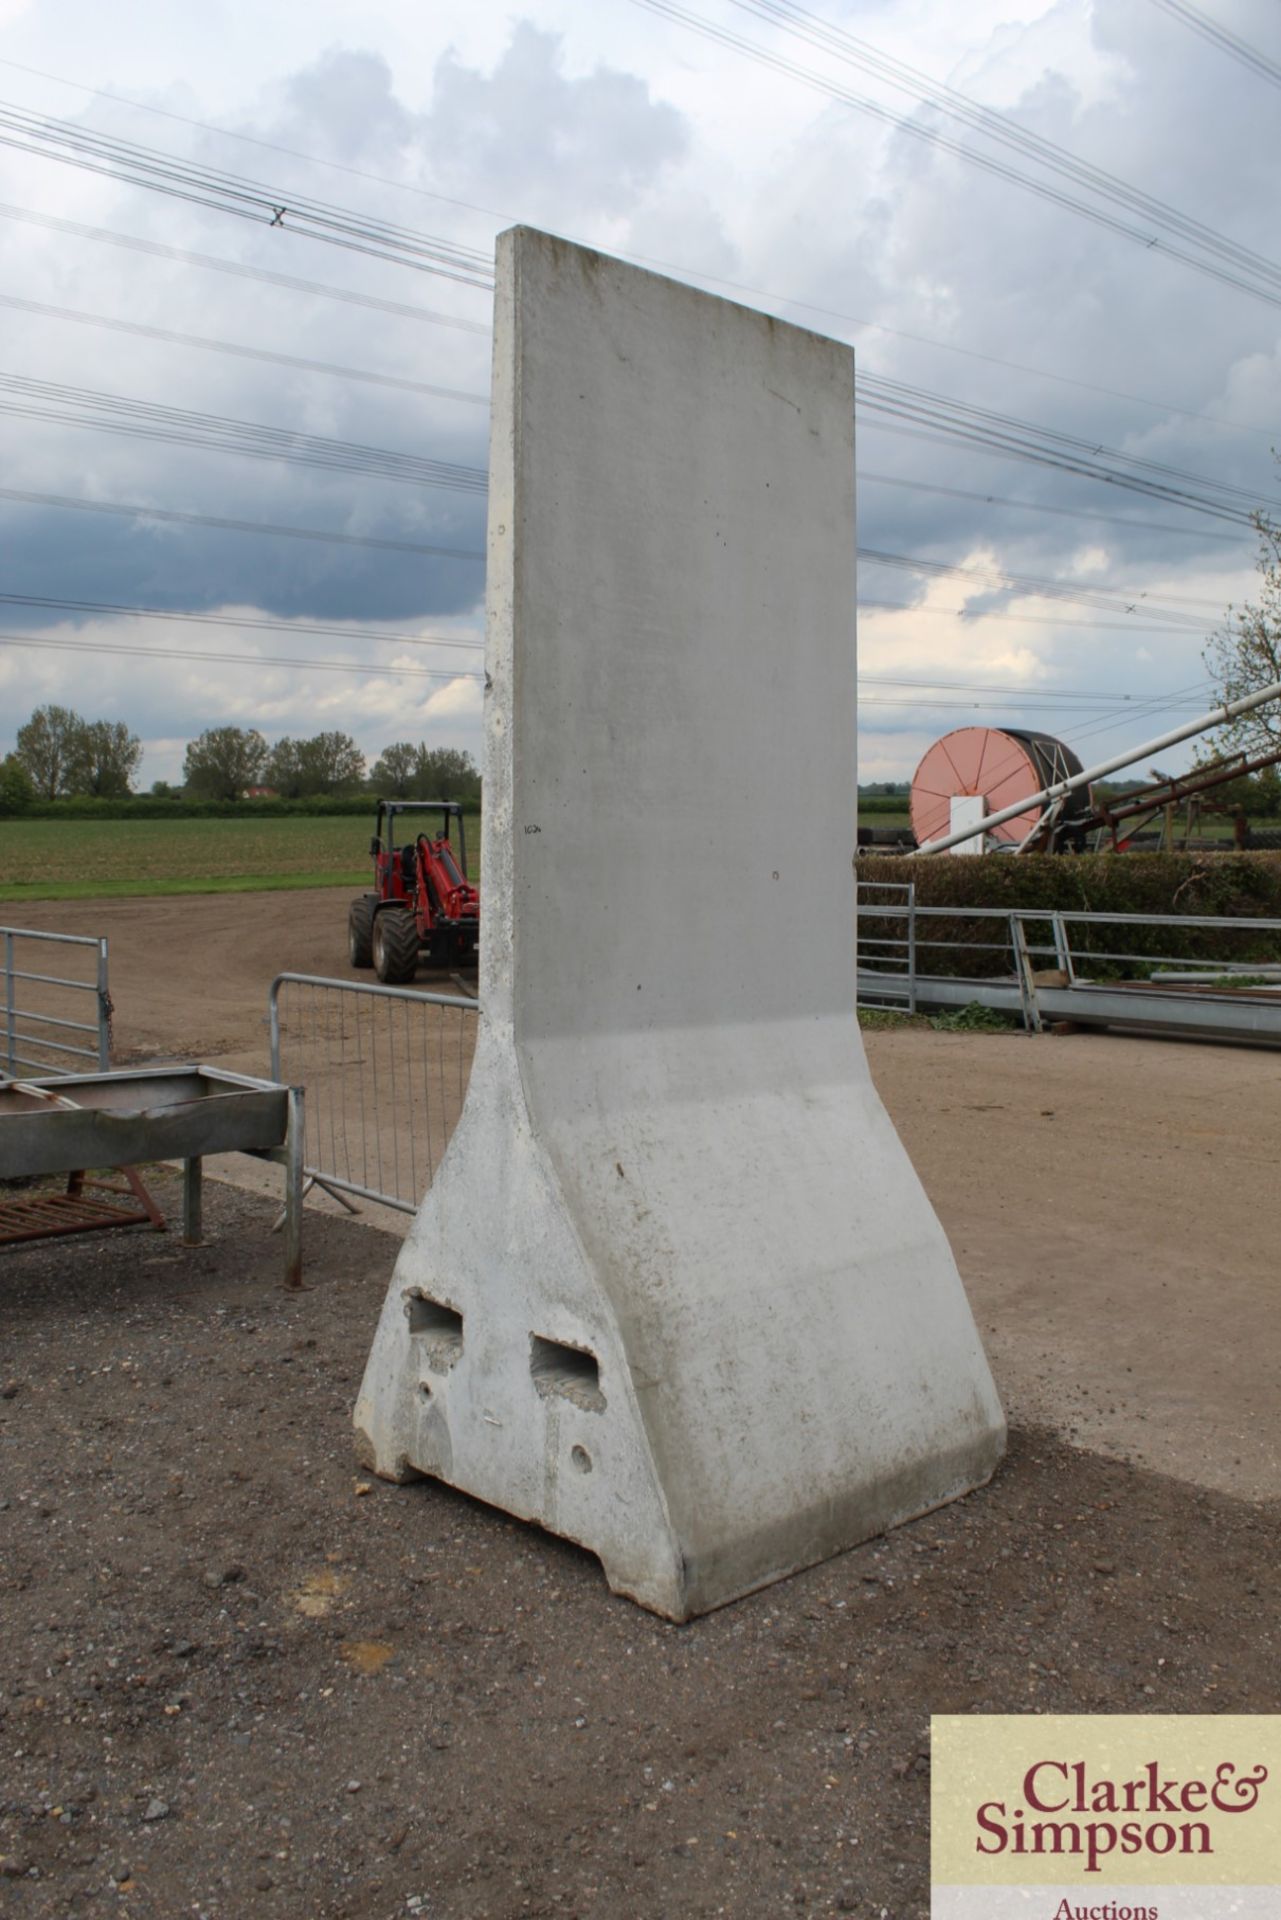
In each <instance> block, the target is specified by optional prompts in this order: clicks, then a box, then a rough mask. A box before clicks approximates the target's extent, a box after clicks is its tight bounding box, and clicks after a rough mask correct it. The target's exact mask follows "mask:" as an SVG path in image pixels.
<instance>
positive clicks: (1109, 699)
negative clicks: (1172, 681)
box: [0, 630, 1197, 723]
mask: <svg viewBox="0 0 1281 1920" xmlns="http://www.w3.org/2000/svg"><path fill="white" fill-rule="evenodd" d="M0 646H6V647H19V648H23V649H31V650H35V651H49V652H53V653H79V654H97V655H101V656H105V657H109V658H113V659H114V658H121V659H147V660H171V661H174V662H176V663H177V664H178V665H187V664H190V663H191V662H193V661H194V662H197V663H199V664H202V665H206V664H215V665H234V666H237V667H264V668H270V669H272V670H276V669H279V668H282V667H287V668H289V669H290V670H291V671H295V672H308V673H313V672H314V673H354V674H359V675H361V676H363V677H365V678H374V679H397V680H431V681H445V682H447V683H449V684H453V683H454V682H457V681H459V680H467V681H471V682H474V683H480V682H482V681H483V680H484V677H485V676H484V674H483V673H482V672H479V671H472V670H469V669H463V668H459V669H457V670H453V669H446V668H437V667H403V666H396V665H391V664H374V665H371V664H370V663H369V662H361V661H352V660H316V659H311V658H302V659H300V658H299V657H298V656H297V655H293V654H265V653H235V652H231V651H221V650H214V649H212V648H185V647H144V646H137V645H132V644H129V643H127V642H122V641H114V640H112V641H99V640H70V639H49V638H47V637H45V636H42V635H36V634H30V633H9V632H5V631H3V630H0ZM922 684H923V685H926V686H928V684H929V683H922ZM989 691H990V692H991V693H993V694H995V695H997V696H999V695H1001V694H1002V692H1004V691H1005V690H1004V689H1001V688H992V689H990V690H989ZM1009 691H1010V693H1011V696H1012V697H1010V698H1008V699H1002V698H999V697H998V698H995V699H989V700H974V701H969V700H965V701H961V700H949V699H942V700H937V699H929V698H927V699H920V698H912V699H907V700H895V699H887V698H884V697H882V696H879V695H875V694H871V695H867V696H865V697H864V698H863V699H862V701H861V703H860V704H862V705H864V706H868V705H870V706H887V707H893V708H896V709H898V710H900V711H903V710H911V709H912V708H914V707H922V708H930V709H938V708H942V709H947V708H952V709H962V710H964V711H966V712H998V713H1009V712H1016V711H1020V712H1021V711H1027V712H1038V711H1046V710H1055V703H1054V702H1053V701H1051V700H1049V699H1047V698H1046V697H1045V696H1043V695H1037V694H1035V693H1033V694H1031V695H1030V696H1028V695H1022V697H1018V696H1020V694H1021V692H1022V690H1020V689H1011V690H1009ZM1079 697H1080V698H1084V697H1085V696H1079ZM1069 698H1071V696H1069ZM1090 698H1091V699H1092V700H1094V701H1098V700H1100V699H1101V700H1103V701H1104V702H1105V710H1106V711H1109V712H1110V711H1114V710H1115V707H1116V706H1117V705H1118V704H1121V705H1124V704H1126V703H1127V702H1129V701H1130V700H1131V699H1132V696H1131V695H1128V694H1117V695H1109V694H1102V695H1093V696H1090ZM1196 704H1197V703H1196V702H1194V701H1193V702H1188V701H1186V700H1184V699H1182V698H1180V697H1179V696H1177V695H1174V696H1171V697H1169V698H1168V699H1165V700H1164V701H1158V700H1156V699H1151V698H1148V699H1144V700H1143V701H1142V702H1140V703H1139V704H1138V705H1137V707H1136V708H1135V712H1134V714H1129V713H1127V714H1126V715H1125V716H1124V717H1123V723H1128V722H1129V721H1130V719H1131V718H1137V717H1138V715H1139V714H1145V713H1149V712H1158V713H1160V712H1167V711H1168V712H1173V711H1176V710H1177V709H1179V708H1181V707H1184V706H1187V705H1192V706H1193V707H1195V705H1196Z"/></svg>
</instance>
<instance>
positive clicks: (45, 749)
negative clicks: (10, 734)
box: [4, 706, 142, 800]
mask: <svg viewBox="0 0 1281 1920" xmlns="http://www.w3.org/2000/svg"><path fill="white" fill-rule="evenodd" d="M141 760H142V742H141V740H140V739H139V738H138V736H137V734H136V733H131V732H130V731H129V728H128V727H127V726H126V725H125V723H124V721H123V720H86V719H84V718H83V717H82V716H81V715H80V714H78V713H74V712H73V711H72V709H71V708H70V707H55V706H49V707H37V708H36V710H35V712H34V713H33V714H32V716H31V718H30V719H29V720H28V721H27V724H26V726H25V727H19V729H18V740H17V746H16V748H15V750H14V752H13V753H12V754H11V755H10V756H9V759H8V760H6V762H5V763H4V764H5V767H6V769H7V775H8V781H9V783H10V784H12V785H13V786H14V787H15V790H16V789H17V788H19V787H20V786H21V783H22V779H23V776H24V775H25V778H26V781H27V783H28V784H29V786H30V789H31V798H33V799H39V800H56V799H58V798H59V796H60V795H62V794H87V795H89V796H90V797H92V798H93V799H97V800H118V799H120V798H121V797H122V796H123V795H124V794H127V793H131V792H132V791H133V782H134V776H135V775H136V773H137V771H138V766H139V763H140V761H141ZM10 763H12V764H10Z"/></svg>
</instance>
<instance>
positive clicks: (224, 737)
mask: <svg viewBox="0 0 1281 1920" xmlns="http://www.w3.org/2000/svg"><path fill="white" fill-rule="evenodd" d="M182 771H183V781H184V784H185V788H186V791H187V792H188V793H190V794H193V795H195V796H196V797H198V798H200V799H203V800H236V799H239V798H240V796H241V795H242V794H244V793H247V792H249V791H250V790H251V789H252V788H254V787H269V788H270V789H271V790H272V792H273V793H278V794H280V795H281V796H282V798H284V799H286V800H298V799H303V798H307V797H309V796H310V795H312V794H342V793H356V792H358V791H359V790H360V788H361V787H362V786H364V785H365V784H366V762H365V756H364V754H363V753H362V752H361V751H360V749H359V747H358V746H357V745H356V742H355V741H354V740H353V739H352V737H351V735H350V734H349V733H318V734H315V735H313V737H312V738H311V739H310V740H290V739H285V740H279V741H277V743H276V745H275V746H274V747H272V746H268V744H267V742H266V740H265V739H264V738H263V736H262V734H260V733H259V732H258V730H257V728H256V727H211V728H209V730H208V731H207V732H205V733H202V734H201V736H200V738H199V739H198V740H193V741H192V742H191V745H190V746H189V747H188V748H187V754H186V758H185V760H184V762H183V770H182ZM367 783H368V785H369V786H370V787H371V788H372V789H373V790H374V792H376V793H380V794H386V795H388V796H389V797H393V798H395V799H398V800H404V799H420V800H479V798H480V769H479V768H478V767H477V765H476V763H475V761H474V760H473V759H472V757H471V755H470V754H469V753H465V752H462V751H460V750H459V749H458V748H456V747H429V746H428V745H427V744H426V742H425V741H421V740H420V741H419V742H418V744H417V746H415V745H414V744H413V742H412V741H409V740H399V741H397V742H396V743H395V745H394V746H390V747H387V748H385V749H384V751H383V752H382V753H381V754H380V755H379V756H378V758H377V760H375V762H374V764H373V768H372V769H371V770H370V771H369V774H368V782H367Z"/></svg>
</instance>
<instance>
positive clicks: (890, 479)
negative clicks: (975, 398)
mask: <svg viewBox="0 0 1281 1920" xmlns="http://www.w3.org/2000/svg"><path fill="white" fill-rule="evenodd" d="M855 478H856V479H857V481H858V484H859V486H860V487H865V486H873V487H904V488H906V489H907V490H908V491H909V492H911V493H935V494H939V495H940V496H942V497H943V498H944V499H947V500H977V501H978V503H979V504H980V506H985V507H1014V508H1016V509H1017V510H1018V511H1019V512H1020V513H1048V514H1053V515H1055V516H1056V517H1058V518H1061V519H1066V520H1092V521H1094V522H1095V523H1096V524H1100V525H1104V526H1109V527H1121V528H1127V529H1132V530H1133V531H1134V532H1136V533H1177V534H1182V535H1184V536H1185V537H1186V535H1187V532H1188V529H1187V528H1186V527H1175V526H1171V525H1170V524H1169V522H1168V521H1161V520H1131V519H1129V518H1128V517H1124V516H1121V515H1118V514H1114V513H1111V512H1109V511H1107V510H1105V509H1104V508H1102V507H1060V506H1051V505H1050V504H1049V502H1048V501H1045V500H1011V499H1010V498H1009V496H1008V495H1005V494H998V493H978V492H976V491H975V490H974V489H973V488H972V487H945V486H943V485H942V484H941V482H938V481H934V480H909V479H907V478H906V476H905V475H903V474H897V473H874V472H872V471H871V470H870V469H869V468H867V467H860V468H859V469H858V472H857V474H856V475H855ZM1243 536H1244V528H1243V529H1242V532H1241V533H1213V532H1211V531H1210V529H1209V528H1208V527H1198V529H1197V536H1196V537H1197V539H1198V540H1199V541H1201V540H1216V541H1222V542H1223V543H1224V544H1226V545H1228V546H1233V547H1235V546H1239V545H1240V544H1241V540H1242V538H1243Z"/></svg>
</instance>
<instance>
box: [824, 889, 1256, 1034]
mask: <svg viewBox="0 0 1281 1920" xmlns="http://www.w3.org/2000/svg"><path fill="white" fill-rule="evenodd" d="M889 891H893V892H895V893H897V894H898V895H899V896H900V897H897V898H893V899H890V898H887V897H886V895H887V892H889ZM901 896H906V897H901ZM1202 936H1210V938H1209V939H1207V938H1203V937H1202ZM1207 944H1212V945H1213V948H1214V951H1215V956H1216V957H1215V958H1213V959H1212V960H1207V959H1206V958H1205V957H1204V953H1203V952H1199V951H1198V948H1204V947H1205V946H1206V945H1207ZM1234 947H1235V949H1236V951H1237V953H1238V955H1239V957H1237V958H1225V957H1219V956H1220V955H1222V953H1223V951H1224V949H1225V948H1228V949H1231V948H1234ZM858 998H859V1004H860V1005H861V1006H869V1007H897V1008H900V1009H903V1010H906V1011H914V1010H916V1009H917V1008H920V1007H930V1008H937V1009H948V1008H957V1007H963V1006H966V1005H969V1004H972V1003H975V1002H977V1004H979V1005H980V1006H988V1007H992V1008H994V1009H996V1010H998V1011H1002V1012H1007V1013H1011V1014H1014V1015H1017V1016H1020V1017H1021V1018H1022V1021H1023V1024H1024V1026H1025V1027H1027V1028H1028V1029H1029V1030H1032V1031H1038V1030H1039V1029H1040V1028H1041V1026H1042V1025H1043V1024H1044V1023H1045V1022H1046V1021H1047V1020H1070V1021H1074V1022H1077V1023H1078V1024H1082V1025H1097V1026H1129V1027H1135V1028H1142V1029H1144V1030H1160V1031H1163V1032H1169V1033H1172V1034H1179V1033H1185V1034H1198V1035H1217V1036H1219V1037H1222V1038H1225V1039H1238V1040H1255V1041H1265V1042H1268V1043H1271V1044H1281V920H1273V919H1251V918H1245V917H1242V918H1234V917H1231V916H1224V915H1208V914H1148V913H1088V912H1077V911H1060V910H1053V911H1051V910H1045V911H1039V910H1033V909H1029V908H1022V907H1021V908H1017V909H1013V910H1011V909H1007V908H1005V907H922V906H920V905H918V904H917V901H916V897H915V890H914V889H913V888H912V887H911V886H910V884H909V885H906V886H904V887H902V888H900V889H887V888H885V887H883V886H876V885H871V884H867V883H864V885H862V886H860V889H859V970H858Z"/></svg>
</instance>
